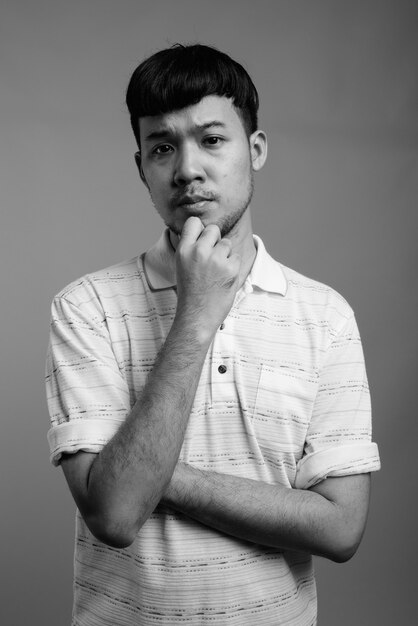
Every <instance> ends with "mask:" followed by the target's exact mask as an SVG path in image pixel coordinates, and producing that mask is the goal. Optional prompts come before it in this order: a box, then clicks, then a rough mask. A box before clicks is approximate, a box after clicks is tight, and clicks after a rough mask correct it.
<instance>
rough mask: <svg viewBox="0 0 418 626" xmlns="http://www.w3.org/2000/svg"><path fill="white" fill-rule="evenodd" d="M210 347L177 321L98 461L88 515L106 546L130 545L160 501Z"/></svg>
mask: <svg viewBox="0 0 418 626" xmlns="http://www.w3.org/2000/svg"><path fill="white" fill-rule="evenodd" d="M208 345H209V344H208V342H207V341H201V340H200V339H199V336H198V334H197V333H195V332H194V330H193V327H192V326H191V325H190V324H189V323H188V321H187V319H186V318H180V319H179V320H175V322H174V324H173V327H172V329H171V331H170V333H169V335H168V337H167V340H166V342H165V344H164V346H163V348H162V350H161V352H160V354H159V355H158V357H157V360H156V363H155V366H154V368H153V370H152V372H151V373H150V375H149V378H148V380H147V383H146V385H145V387H144V389H143V390H142V392H141V394H140V396H139V397H138V399H137V402H136V403H135V405H134V407H133V409H132V411H131V413H130V414H129V415H128V417H127V419H126V420H125V422H124V423H123V424H122V425H121V427H120V429H119V430H118V432H117V433H116V434H115V436H114V437H113V438H112V440H111V441H109V442H108V444H107V445H106V446H105V447H104V448H103V450H102V451H101V452H100V453H99V454H98V455H97V456H96V458H95V460H94V462H93V464H92V466H91V469H90V472H89V476H88V483H87V486H86V494H85V499H84V507H85V511H84V513H85V518H86V521H88V523H89V525H90V526H91V527H92V528H93V529H95V530H96V534H99V535H100V534H103V540H107V541H108V542H112V541H113V540H112V537H113V536H114V537H115V540H114V542H115V543H118V542H120V543H121V544H125V543H129V542H130V541H131V540H133V538H134V536H135V534H136V532H137V531H138V529H139V528H140V527H141V525H142V524H143V523H144V521H145V520H146V519H147V518H148V517H149V515H150V513H151V512H152V511H153V510H154V508H155V506H156V505H157V503H158V501H159V500H160V498H161V496H162V494H163V492H164V490H165V488H166V486H167V484H168V482H169V481H170V478H171V475H172V473H173V470H174V467H175V465H176V462H177V460H178V457H179V453H180V449H181V445H182V442H183V438H184V432H185V430H186V427H187V423H188V418H189V415H190V411H191V408H192V403H193V400H194V396H195V393H196V388H197V384H198V381H199V378H200V374H201V370H202V366H203V363H204V359H205V355H206V352H207V348H208ZM125 536H126V539H125V538H124V537H125ZM117 537H120V538H121V539H120V540H119V539H118V538H117Z"/></svg>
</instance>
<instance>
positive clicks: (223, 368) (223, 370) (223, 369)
mask: <svg viewBox="0 0 418 626" xmlns="http://www.w3.org/2000/svg"><path fill="white" fill-rule="evenodd" d="M218 372H219V373H220V374H225V372H226V366H225V365H220V366H219V367H218Z"/></svg>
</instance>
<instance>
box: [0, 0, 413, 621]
mask: <svg viewBox="0 0 418 626" xmlns="http://www.w3.org/2000/svg"><path fill="white" fill-rule="evenodd" d="M0 29H1V32H0V70H1V88H0V115H1V143H0V150H1V154H0V177H1V181H0V183H1V186H0V189H1V211H2V218H1V219H2V225H1V229H0V235H1V246H0V252H1V264H0V268H1V280H2V283H1V288H2V306H1V316H2V318H1V319H2V323H1V333H2V337H1V344H0V345H1V356H2V358H1V376H0V384H1V393H0V399H1V420H2V421H1V423H2V436H1V444H0V445H1V452H0V463H1V468H0V469H1V471H0V480H1V503H2V508H1V515H0V524H1V534H0V537H1V542H2V544H1V570H2V581H1V585H0V593H1V594H2V595H4V597H2V599H1V602H0V607H1V609H0V610H1V611H2V612H3V614H4V615H3V616H1V617H0V621H1V623H2V624H4V625H7V626H8V625H12V626H15V625H16V626H20V625H26V624H31V625H33V624H36V625H38V624H39V625H42V626H49V625H51V626H68V625H69V622H70V607H71V596H72V591H71V580H72V552H73V532H74V531H73V518H74V506H73V503H72V500H71V498H70V495H69V493H68V492H67V489H66V486H65V484H64V479H63V476H62V474H61V471H60V470H59V469H53V468H52V467H51V466H50V465H49V461H48V448H47V444H46V431H47V429H48V417H47V411H46V405H45V399H44V387H43V370H44V357H45V350H46V344H47V335H48V323H49V305H50V301H51V298H52V296H53V295H54V294H55V293H56V292H57V291H58V290H60V289H61V288H62V287H63V286H64V285H65V284H67V283H68V282H69V281H71V280H73V279H75V278H77V277H78V276H80V275H81V274H83V273H85V272H87V271H91V270H94V269H98V268H100V267H104V266H106V265H110V264H112V263H114V262H117V261H119V260H122V259H124V258H128V257H130V256H133V255H134V254H136V253H137V252H139V251H143V250H144V249H146V248H147V247H148V246H149V245H150V244H151V243H152V242H153V241H154V240H155V239H156V237H157V236H158V234H159V232H160V229H161V224H160V221H159V218H158V217H157V216H156V215H154V210H153V208H152V207H151V205H150V202H149V200H148V197H147V194H146V192H145V189H144V188H143V187H142V186H141V183H140V181H139V179H138V176H137V173H136V170H135V165H134V161H133V156H132V155H133V152H134V150H135V144H134V140H133V137H132V136H131V131H130V128H129V121H128V116H127V113H126V111H125V106H124V90H125V88H126V85H127V81H128V79H129V76H130V73H131V71H132V70H133V69H134V67H135V66H136V65H137V63H138V62H139V61H141V60H142V59H143V58H144V57H145V56H146V55H148V54H150V53H152V52H155V51H156V50H158V49H160V48H161V47H165V46H166V45H170V44H171V43H174V42H176V41H182V42H194V41H203V42H206V43H209V44H213V45H215V46H218V47H220V48H221V49H223V50H225V51H226V52H228V53H230V54H232V56H234V57H235V58H237V59H239V60H241V61H242V62H243V63H244V64H245V66H246V67H247V69H248V70H249V72H250V74H251V75H252V76H253V78H254V80H255V83H256V85H257V87H258V89H259V93H260V98H261V116H260V122H261V127H262V128H263V129H265V130H266V132H267V134H268V136H269V140H270V153H269V159H268V162H267V165H266V167H265V169H264V170H263V171H262V172H261V173H260V174H259V175H258V176H257V178H256V195H255V200H254V203H253V213H254V222H255V231H256V232H257V233H258V234H260V235H261V236H262V237H263V238H264V240H265V243H266V245H267V247H268V249H269V250H270V252H271V253H272V254H273V256H275V257H276V258H278V259H280V260H281V261H282V262H284V263H285V264H287V265H290V266H293V267H294V268H295V269H297V270H299V271H300V272H302V273H305V274H308V275H309V276H311V277H313V278H316V279H319V280H321V281H323V282H326V283H328V284H330V285H332V286H333V287H335V288H337V290H338V291H340V292H341V293H343V295H344V296H345V297H346V298H347V299H348V300H349V302H350V303H351V305H352V306H353V308H354V309H355V311H356V314H357V319H358V323H359V326H360V330H361V333H362V337H363V342H364V349H365V353H366V358H367V365H368V373H369V379H370V385H371V390H372V397H373V406H374V438H375V440H376V441H377V442H378V444H379V446H380V452H381V456H382V462H383V469H382V471H381V472H380V473H379V474H378V475H375V478H374V481H373V497H372V506H371V512H370V517H369V524H368V528H367V531H366V535H365V537H364V541H363V544H362V546H361V548H360V550H359V552H358V554H357V555H356V556H355V557H354V559H353V560H352V561H350V562H349V563H347V564H344V565H335V564H332V563H329V562H326V561H324V560H321V559H317V573H318V585H319V615H320V619H319V624H320V625H321V626H335V625H337V624H338V625H339V626H354V625H355V626H362V625H364V626H371V625H375V624H376V625H379V626H384V625H387V626H393V625H394V624H397V625H398V624H399V625H409V624H415V623H416V610H414V606H415V604H416V598H415V597H414V594H415V588H416V576H415V571H416V569H415V560H416V554H417V542H416V535H417V532H416V529H417V527H418V520H417V506H416V493H417V489H416V482H415V479H414V476H416V460H415V453H416V441H417V428H416V422H417V419H416V392H415V391H414V383H415V380H416V372H417V370H416V354H417V335H418V333H417V327H416V323H417V304H418V303H417V281H416V239H417V216H416V213H417V211H416V209H417V206H416V198H417V187H418V150H417V148H418V124H417V111H418V84H417V59H418V3H417V2H413V1H411V2H408V1H402V0H396V1H385V0H381V1H380V2H379V1H377V2H370V1H367V0H363V1H353V0H351V1H348V0H347V1H340V0H329V1H322V0H306V1H298V0H291V1H290V0H289V1H276V2H269V1H262V0H257V1H251V2H249V1H246V0H240V1H238V0H237V1H229V2H227V1H224V2H219V1H217V0H211V1H209V0H208V1H207V2H196V1H192V0H190V1H189V0H177V1H176V0H173V1H171V2H170V1H159V0H152V1H142V2H141V1H133V0H130V1H124V0H121V1H119V2H112V1H110V0H101V1H100V0H91V1H89V0H86V1H80V0H77V1H73V2H68V1H67V2H62V1H61V0H55V1H52V0H50V1H47V0H37V1H36V2H30V1H27V2H24V1H22V0H20V1H19V0H18V1H16V0H14V1H13V2H12V1H9V2H3V3H2V9H1V14H0ZM415 385H416V383H415Z"/></svg>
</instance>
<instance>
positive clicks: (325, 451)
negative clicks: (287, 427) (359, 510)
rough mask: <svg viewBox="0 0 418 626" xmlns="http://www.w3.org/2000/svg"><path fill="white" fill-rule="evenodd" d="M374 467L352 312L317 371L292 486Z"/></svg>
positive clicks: (376, 457) (304, 486) (361, 362)
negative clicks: (313, 397)
mask: <svg viewBox="0 0 418 626" xmlns="http://www.w3.org/2000/svg"><path fill="white" fill-rule="evenodd" d="M378 469H380V459H379V452H378V448H377V445H376V444H375V443H373V442H372V439H371V404H370V393H369V386H368V382H367V375H366V368H365V364H364V356H363V349H362V345H361V340H360V335H359V332H358V328H357V324H356V321H355V318H354V315H353V314H350V315H349V316H348V318H347V320H346V322H345V323H344V325H343V327H342V328H341V330H340V331H339V332H338V333H337V334H336V337H335V338H334V340H333V341H332V342H331V344H330V346H329V348H328V350H327V354H326V357H325V359H324V363H323V366H322V368H321V372H320V378H319V386H318V393H317V396H316V399H315V403H314V407H313V412H312V418H311V421H310V424H309V427H308V431H307V435H306V440H305V446H304V453H303V456H302V458H301V459H300V461H299V462H298V464H297V468H296V478H295V487H296V488H298V489H308V488H309V487H312V486H313V485H315V484H317V483H319V482H321V481H322V480H324V479H325V478H327V477H331V476H347V475H350V474H361V473H366V472H372V471H376V470H378Z"/></svg>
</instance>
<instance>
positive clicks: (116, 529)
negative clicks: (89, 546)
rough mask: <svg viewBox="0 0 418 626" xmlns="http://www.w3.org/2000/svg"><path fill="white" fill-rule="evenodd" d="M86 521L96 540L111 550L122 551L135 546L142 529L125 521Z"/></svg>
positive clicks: (95, 519)
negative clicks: (134, 543)
mask: <svg viewBox="0 0 418 626" xmlns="http://www.w3.org/2000/svg"><path fill="white" fill-rule="evenodd" d="M84 521H85V522H86V525H87V527H88V528H89V530H90V532H91V533H92V535H94V536H95V537H96V539H98V540H99V541H100V542H101V543H104V544H106V545H107V546H109V547H111V548H117V549H120V550H122V549H123V548H129V546H131V545H132V544H133V542H134V541H135V538H136V536H137V534H138V531H139V529H140V526H133V525H132V524H129V523H127V522H124V521H116V520H106V519H103V518H100V519H98V518H97V517H96V518H91V517H90V518H84ZM141 526H142V524H141Z"/></svg>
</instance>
